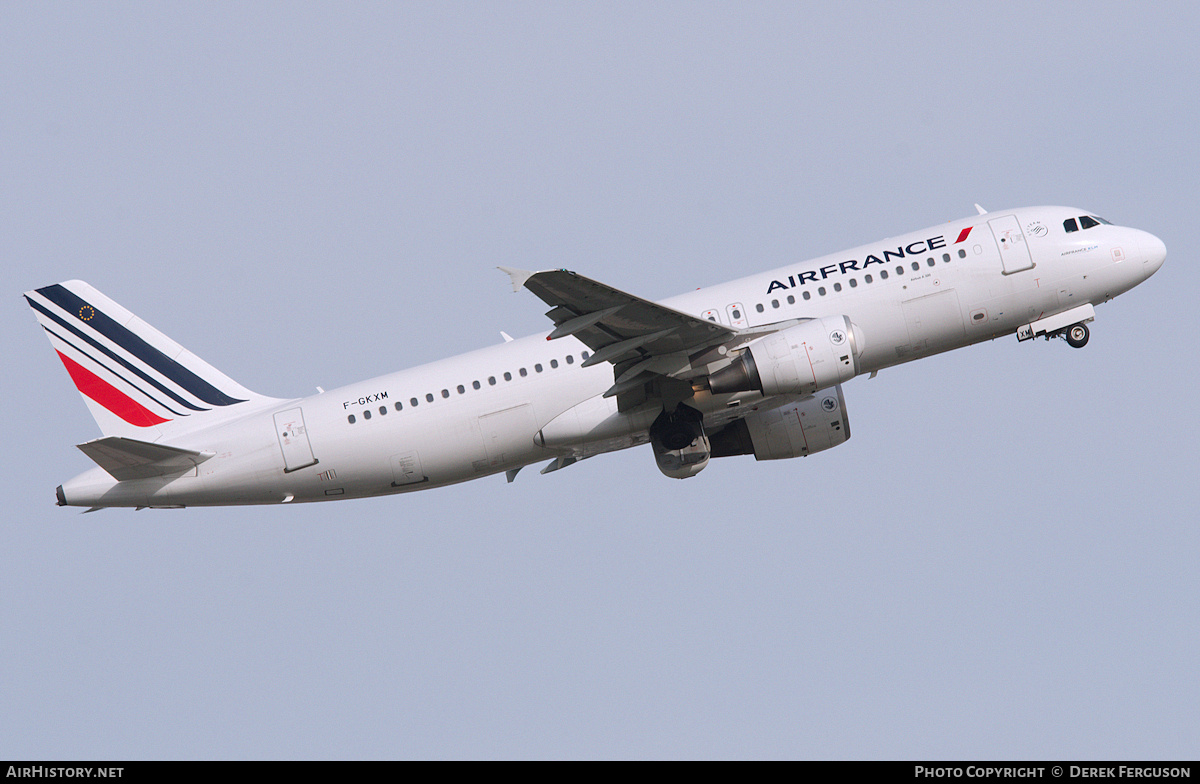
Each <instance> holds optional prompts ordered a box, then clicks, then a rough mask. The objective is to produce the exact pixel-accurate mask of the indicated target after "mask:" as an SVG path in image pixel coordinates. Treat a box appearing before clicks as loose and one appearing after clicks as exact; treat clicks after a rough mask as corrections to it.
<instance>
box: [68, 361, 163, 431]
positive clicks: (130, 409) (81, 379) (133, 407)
mask: <svg viewBox="0 0 1200 784" xmlns="http://www.w3.org/2000/svg"><path fill="white" fill-rule="evenodd" d="M56 353H57V354H58V358H59V359H61V360H62V363H63V365H65V366H66V368H67V372H68V373H70V374H71V380H72V381H74V382H75V387H76V388H77V389H78V390H79V391H80V392H82V393H83V394H85V395H87V396H88V397H90V398H91V399H92V400H95V401H96V402H97V403H99V404H100V405H102V406H104V407H105V408H107V409H108V410H109V411H111V412H113V413H114V414H116V415H117V416H119V417H121V419H124V420H125V421H126V422H128V423H129V424H131V425H135V426H137V427H150V426H151V425H160V424H162V423H163V422H168V421H170V420H167V419H163V418H162V417H160V416H158V415H157V414H155V413H154V412H153V411H150V410H148V409H146V408H145V407H143V406H142V405H140V404H139V403H138V402H137V401H136V400H134V399H133V398H131V397H129V395H126V394H125V393H124V392H122V391H121V390H119V389H117V388H116V387H114V386H113V385H112V384H110V383H108V382H107V381H105V380H104V379H102V378H100V377H99V376H97V375H96V374H95V373H93V372H92V371H90V370H88V369H87V368H85V367H84V366H83V365H80V364H79V363H78V362H75V361H74V360H72V359H70V358H69V357H67V356H64V355H63V353H62V352H61V351H58V352H56Z"/></svg>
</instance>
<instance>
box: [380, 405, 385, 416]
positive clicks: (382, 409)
mask: <svg viewBox="0 0 1200 784" xmlns="http://www.w3.org/2000/svg"><path fill="white" fill-rule="evenodd" d="M386 415H387V406H380V407H379V416H386Z"/></svg>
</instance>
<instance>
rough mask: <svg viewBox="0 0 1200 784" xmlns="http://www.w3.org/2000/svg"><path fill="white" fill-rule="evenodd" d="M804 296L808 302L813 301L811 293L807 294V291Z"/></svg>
mask: <svg viewBox="0 0 1200 784" xmlns="http://www.w3.org/2000/svg"><path fill="white" fill-rule="evenodd" d="M803 296H804V298H805V299H806V300H807V299H812V294H810V293H809V292H807V291H806V292H804V294H803Z"/></svg>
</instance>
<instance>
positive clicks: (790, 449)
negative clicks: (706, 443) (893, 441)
mask: <svg viewBox="0 0 1200 784" xmlns="http://www.w3.org/2000/svg"><path fill="white" fill-rule="evenodd" d="M848 438H850V420H849V419H847V417H846V400H845V398H843V397H842V385H841V384H838V385H837V386H835V387H834V388H833V389H826V390H825V391H823V392H821V393H819V394H817V395H815V396H813V397H807V398H805V399H803V400H800V401H797V402H795V403H788V404H787V405H784V406H780V407H779V408H773V409H770V410H768V411H755V412H753V413H751V414H749V415H748V416H746V417H743V418H742V419H739V420H737V421H735V422H732V423H730V424H729V425H727V426H726V427H724V428H722V429H721V430H718V431H717V432H716V433H713V435H712V438H711V443H712V456H713V457H729V456H730V455H754V459H755V460H783V459H786V458H789V457H807V456H808V455H811V454H813V453H815V452H821V451H823V450H825V449H830V448H832V447H835V446H837V445H838V444H842V443H845V441H846V440H847V439H848Z"/></svg>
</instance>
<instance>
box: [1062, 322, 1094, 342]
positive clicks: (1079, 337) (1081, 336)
mask: <svg viewBox="0 0 1200 784" xmlns="http://www.w3.org/2000/svg"><path fill="white" fill-rule="evenodd" d="M1090 336H1091V333H1090V332H1088V328H1087V325H1086V324H1075V325H1073V326H1071V327H1068V328H1067V345H1068V346H1070V347H1071V348H1083V347H1084V346H1086V345H1087V342H1088V337H1090Z"/></svg>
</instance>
